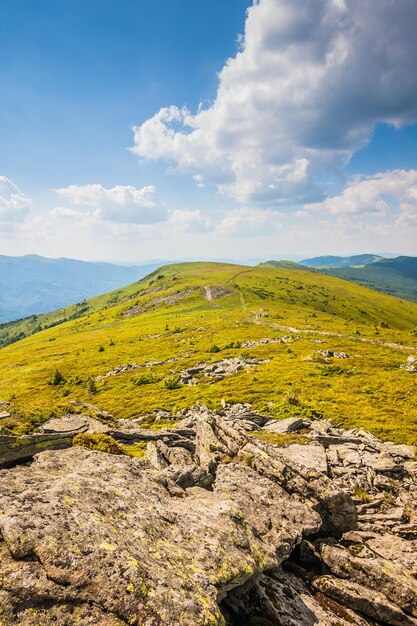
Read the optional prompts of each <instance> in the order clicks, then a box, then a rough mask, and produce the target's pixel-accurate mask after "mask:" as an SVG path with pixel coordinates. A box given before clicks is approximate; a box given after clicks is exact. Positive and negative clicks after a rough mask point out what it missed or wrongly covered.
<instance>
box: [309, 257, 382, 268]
mask: <svg viewBox="0 0 417 626" xmlns="http://www.w3.org/2000/svg"><path fill="white" fill-rule="evenodd" d="M380 259H384V257H382V256H379V255H377V254H355V255H353V256H316V257H313V258H312V259H304V260H303V261H300V265H306V266H307V267H317V268H328V267H346V266H348V267H352V266H355V265H369V264H370V263H375V262H376V261H379V260H380Z"/></svg>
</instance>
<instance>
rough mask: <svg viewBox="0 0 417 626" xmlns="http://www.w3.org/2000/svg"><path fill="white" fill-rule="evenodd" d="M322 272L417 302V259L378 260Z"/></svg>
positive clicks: (401, 257)
mask: <svg viewBox="0 0 417 626" xmlns="http://www.w3.org/2000/svg"><path fill="white" fill-rule="evenodd" d="M320 271H322V272H324V273H326V274H329V275H331V276H337V277H338V278H345V279H346V280H353V281H354V282H355V283H359V284H360V285H365V286H366V287H370V288H371V289H377V290H379V291H383V292H384V293H389V294H391V295H393V296H397V297H398V298H406V299H407V300H413V301H414V302H417V257H408V256H400V257H397V258H395V259H378V260H377V261H375V262H373V263H369V264H365V265H362V266H357V267H338V268H326V269H322V270H320Z"/></svg>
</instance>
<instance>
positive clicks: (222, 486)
mask: <svg viewBox="0 0 417 626" xmlns="http://www.w3.org/2000/svg"><path fill="white" fill-rule="evenodd" d="M0 492H1V494H2V506H1V512H0V533H1V536H2V537H3V539H4V544H1V546H2V549H3V555H2V556H3V558H2V560H1V564H0V609H1V613H0V614H1V615H2V618H3V619H4V620H6V622H5V623H7V625H8V626H13V625H15V624H16V625H17V624H19V625H20V624H25V626H26V625H33V626H39V624H40V623H42V624H46V625H48V626H49V624H71V625H72V624H74V626H75V624H79V623H80V622H79V621H77V620H76V617H75V616H76V615H77V611H81V612H84V614H88V609H89V607H93V608H94V610H95V611H96V612H97V614H98V616H99V617H98V622H97V623H100V619H101V617H102V616H103V615H105V614H107V615H108V616H111V617H112V618H114V620H115V621H114V622H111V621H109V622H108V623H109V624H110V623H118V622H117V620H120V621H121V622H122V623H123V624H132V625H134V624H141V625H142V626H154V625H156V624H165V625H170V624H178V625H179V624H181V625H182V626H198V625H205V626H207V625H209V624H213V625H214V624H219V625H221V624H224V619H223V617H222V615H221V613H220V609H219V606H218V602H219V601H220V600H221V599H222V598H224V597H225V596H226V595H227V593H228V592H229V591H230V590H232V589H233V588H235V587H237V586H239V585H241V584H243V583H245V582H246V581H247V580H249V579H250V578H251V577H253V576H254V575H256V574H259V573H261V572H263V571H265V570H268V569H270V568H272V567H274V566H277V565H279V564H280V563H281V562H282V561H283V560H284V559H286V558H287V557H288V556H289V554H290V553H291V552H292V550H293V549H294V547H295V545H296V544H297V543H299V542H300V540H301V538H302V536H303V535H305V534H306V535H310V534H312V533H315V532H317V531H318V529H319V528H320V525H321V520H320V517H319V515H318V514H317V513H316V512H314V511H313V510H312V509H311V508H310V507H308V506H306V505H304V504H302V503H301V502H296V501H294V500H292V499H291V498H290V496H288V494H286V493H285V491H284V490H283V489H282V488H281V487H280V486H279V485H276V484H274V483H272V482H271V481H269V480H268V479H266V478H262V477H260V476H259V475H258V474H257V473H256V472H255V471H254V470H253V469H251V468H250V467H245V466H237V465H233V466H232V465H221V466H219V467H218V469H217V477H216V480H215V483H214V485H213V488H212V490H207V489H202V488H201V487H193V488H190V489H188V490H187V491H182V492H181V491H180V492H178V490H177V491H175V492H174V493H175V495H172V494H171V493H170V490H169V488H168V486H167V485H166V482H165V481H164V480H163V479H162V477H161V476H160V474H159V472H158V471H155V470H153V469H144V467H143V464H142V463H141V462H140V461H138V460H136V459H129V458H127V457H117V456H112V455H108V454H104V453H99V452H92V451H89V450H85V449H83V448H72V449H70V450H65V451H60V452H55V451H48V452H45V453H43V454H42V455H39V456H38V457H37V458H36V460H35V462H34V463H32V465H31V466H30V467H23V466H20V467H15V468H13V469H11V470H3V471H0ZM33 609H36V610H35V611H33ZM57 611H61V614H62V615H61V617H59V620H58V621H57V614H58V613H57ZM83 623H88V621H84V622H83V621H81V624H83ZM103 623H105V622H103Z"/></svg>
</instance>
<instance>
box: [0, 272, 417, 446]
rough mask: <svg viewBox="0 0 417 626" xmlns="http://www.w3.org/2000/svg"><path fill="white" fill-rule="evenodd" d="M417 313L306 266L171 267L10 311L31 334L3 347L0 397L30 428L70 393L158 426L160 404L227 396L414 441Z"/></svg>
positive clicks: (17, 424)
mask: <svg viewBox="0 0 417 626" xmlns="http://www.w3.org/2000/svg"><path fill="white" fill-rule="evenodd" d="M65 320H66V321H65ZM416 320H417V305H416V304H414V303H411V302H401V301H400V300H398V299H396V298H393V297H391V296H388V295H385V294H381V293H378V292H375V291H372V290H370V289H367V288H365V287H362V286H359V285H357V284H355V283H353V282H348V281H344V280H340V279H339V278H335V277H331V276H326V275H324V274H320V273H316V272H311V271H308V270H298V269H297V270H292V269H286V268H270V267H265V268H259V267H255V268H253V267H247V266H240V265H231V264H220V263H184V264H179V265H170V266H166V267H163V268H160V269H159V270H157V271H155V272H153V273H152V274H150V275H149V276H147V277H145V278H144V279H142V280H140V281H139V282H137V283H134V284H132V285H129V286H128V287H126V288H123V289H120V290H118V291H116V292H112V293H110V294H106V295H103V296H99V297H96V298H93V299H91V300H88V301H86V302H84V303H79V304H77V305H72V306H71V307H68V308H66V309H62V310H60V311H58V312H55V313H52V314H48V315H40V316H38V317H37V318H36V320H34V319H32V318H30V319H29V320H25V321H21V322H18V323H15V324H10V325H9V326H8V327H7V332H8V333H11V334H13V333H14V334H16V335H19V334H22V333H23V334H24V332H27V333H28V332H32V333H34V334H32V335H30V336H27V337H26V338H23V339H21V340H19V341H16V342H14V343H13V344H11V345H8V346H5V347H3V348H1V349H0V372H1V376H0V402H1V401H4V402H10V405H7V408H6V411H5V413H6V414H7V413H10V415H5V416H4V417H3V418H2V419H1V421H0V427H3V428H5V429H8V430H9V431H10V432H16V433H19V432H20V433H23V432H28V431H31V429H33V428H35V427H36V426H37V425H39V424H41V423H43V422H44V421H45V420H46V419H48V418H49V417H51V416H52V415H62V414H63V413H65V412H68V410H71V406H73V405H70V404H69V401H74V402H75V401H84V402H85V401H87V402H93V403H94V404H95V405H97V406H99V407H100V408H101V409H103V410H106V411H109V412H110V413H111V414H113V415H114V416H115V417H116V418H128V419H132V418H136V417H139V416H142V415H149V414H152V415H153V417H152V416H151V417H149V418H147V419H148V421H149V425H150V426H151V427H159V426H161V425H163V424H164V422H163V420H162V421H159V422H158V423H153V420H154V419H155V414H154V412H155V411H156V410H157V409H163V410H167V411H171V412H177V411H180V410H182V409H185V408H187V407H190V406H192V405H194V404H195V403H196V402H202V403H205V404H206V405H207V406H209V407H211V408H213V409H215V408H216V407H218V406H219V405H220V401H221V400H222V399H224V400H225V401H227V402H248V403H250V404H252V405H253V406H254V407H255V408H256V409H257V410H259V411H264V412H266V413H268V414H270V415H273V416H274V415H275V416H278V417H283V416H289V415H305V416H309V417H312V418H314V417H315V416H316V417H317V416H322V417H326V418H329V419H332V420H334V421H335V422H337V423H340V424H343V425H344V426H348V427H353V426H355V427H358V426H363V427H366V428H368V429H370V430H372V431H373V432H375V433H376V434H378V435H379V436H381V437H383V438H385V439H390V440H395V441H401V442H405V441H407V442H414V443H416V442H417V394H416V391H417V377H416V376H415V375H413V374H412V373H410V372H408V371H407V370H406V369H404V367H402V366H404V365H405V364H407V359H408V357H411V358H414V355H415V354H416V346H417V339H416V335H417V331H416V326H417V324H416ZM40 329H43V330H40ZM3 331H4V329H3ZM225 372H226V373H225Z"/></svg>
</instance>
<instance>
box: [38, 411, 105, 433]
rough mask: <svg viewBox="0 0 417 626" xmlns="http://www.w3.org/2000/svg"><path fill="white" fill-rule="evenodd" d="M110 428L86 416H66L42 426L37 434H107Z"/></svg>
mask: <svg viewBox="0 0 417 626" xmlns="http://www.w3.org/2000/svg"><path fill="white" fill-rule="evenodd" d="M109 430H110V428H109V427H108V426H107V425H106V424H103V423H102V422H100V421H99V420H96V419H94V418H92V417H89V416H88V415H71V414H69V415H66V416H65V417H61V418H56V419H51V420H48V421H47V422H45V424H42V426H41V427H40V429H39V432H42V433H68V432H80V433H84V432H89V433H108V432H109Z"/></svg>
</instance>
